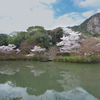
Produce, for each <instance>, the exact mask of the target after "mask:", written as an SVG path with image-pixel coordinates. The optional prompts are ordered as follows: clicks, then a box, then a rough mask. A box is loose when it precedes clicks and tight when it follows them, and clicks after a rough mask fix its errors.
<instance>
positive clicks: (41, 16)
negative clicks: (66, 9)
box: [0, 0, 92, 33]
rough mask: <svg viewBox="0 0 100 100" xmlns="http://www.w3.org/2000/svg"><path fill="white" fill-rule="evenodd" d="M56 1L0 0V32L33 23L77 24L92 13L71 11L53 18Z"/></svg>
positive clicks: (55, 25) (20, 29)
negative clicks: (53, 7)
mask: <svg viewBox="0 0 100 100" xmlns="http://www.w3.org/2000/svg"><path fill="white" fill-rule="evenodd" d="M58 1H59V0H58ZM76 1H77V0H76ZM56 2H57V0H2V2H1V1H0V32H4V33H11V32H13V31H25V30H26V29H27V28H28V27H29V26H35V25H39V26H43V27H44V28H45V29H53V28H56V27H58V26H59V27H67V26H73V25H78V24H80V23H82V22H83V21H84V20H85V18H84V17H87V16H88V15H89V14H91V13H92V12H84V13H83V15H82V14H81V13H78V12H72V13H66V14H64V15H62V16H59V17H58V18H55V17H54V14H55V12H54V10H53V9H52V3H56Z"/></svg>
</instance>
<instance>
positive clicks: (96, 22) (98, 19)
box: [87, 13, 100, 34]
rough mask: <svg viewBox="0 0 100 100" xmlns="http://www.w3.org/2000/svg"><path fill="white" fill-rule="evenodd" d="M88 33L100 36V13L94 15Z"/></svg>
mask: <svg viewBox="0 0 100 100" xmlns="http://www.w3.org/2000/svg"><path fill="white" fill-rule="evenodd" d="M87 31H89V32H90V33H92V34H94V33H98V34H100V13H98V14H95V15H93V16H92V17H91V18H90V20H89V21H88V23H87Z"/></svg>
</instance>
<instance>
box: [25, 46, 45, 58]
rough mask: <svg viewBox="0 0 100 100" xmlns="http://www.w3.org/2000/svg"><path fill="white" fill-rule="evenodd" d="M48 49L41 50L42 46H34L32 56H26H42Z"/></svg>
mask: <svg viewBox="0 0 100 100" xmlns="http://www.w3.org/2000/svg"><path fill="white" fill-rule="evenodd" d="M45 50H46V49H45V48H41V47H40V46H34V48H33V49H31V52H30V54H28V55H26V56H27V57H28V56H34V55H40V54H41V52H42V53H43V52H44V51H45Z"/></svg>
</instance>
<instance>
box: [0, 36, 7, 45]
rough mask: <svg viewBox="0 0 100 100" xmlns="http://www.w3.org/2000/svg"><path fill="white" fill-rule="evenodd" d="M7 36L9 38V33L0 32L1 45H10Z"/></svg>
mask: <svg viewBox="0 0 100 100" xmlns="http://www.w3.org/2000/svg"><path fill="white" fill-rule="evenodd" d="M7 38H8V35H7V34H0V46H2V45H8V41H7Z"/></svg>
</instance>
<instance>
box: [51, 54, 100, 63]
mask: <svg viewBox="0 0 100 100" xmlns="http://www.w3.org/2000/svg"><path fill="white" fill-rule="evenodd" d="M53 61H57V62H70V63H96V62H100V57H99V56H90V57H89V56H84V57H81V56H68V57H67V56H65V57H62V56H57V57H56V58H54V59H53Z"/></svg>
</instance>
